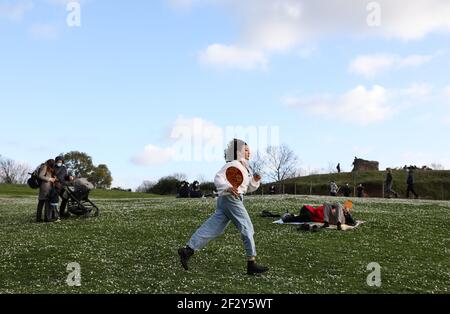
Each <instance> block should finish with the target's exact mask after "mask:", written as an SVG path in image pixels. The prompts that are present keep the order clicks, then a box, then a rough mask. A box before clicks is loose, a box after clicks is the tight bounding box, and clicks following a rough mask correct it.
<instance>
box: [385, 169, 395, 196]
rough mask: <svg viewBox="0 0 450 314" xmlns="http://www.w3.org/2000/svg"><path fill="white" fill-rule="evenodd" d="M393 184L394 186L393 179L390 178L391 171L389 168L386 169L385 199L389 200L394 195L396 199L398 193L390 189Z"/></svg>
mask: <svg viewBox="0 0 450 314" xmlns="http://www.w3.org/2000/svg"><path fill="white" fill-rule="evenodd" d="M393 184H394V179H393V177H392V170H391V169H390V168H388V169H387V173H386V182H385V185H386V197H387V198H391V196H392V195H394V196H395V198H398V193H397V192H395V191H394V190H393V189H392V185H393Z"/></svg>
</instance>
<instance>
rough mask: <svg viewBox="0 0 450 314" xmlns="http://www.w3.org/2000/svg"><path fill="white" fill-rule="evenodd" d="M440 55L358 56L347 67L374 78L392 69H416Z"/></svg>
mask: <svg viewBox="0 0 450 314" xmlns="http://www.w3.org/2000/svg"><path fill="white" fill-rule="evenodd" d="M439 54H440V53H436V54H434V55H409V56H406V57H400V56H396V55H389V54H372V55H364V56H359V57H357V58H356V59H355V60H353V61H352V62H351V63H350V65H349V71H350V72H351V73H355V74H358V75H362V76H364V77H366V78H374V77H375V76H377V75H379V74H381V73H383V72H387V71H390V70H393V69H402V68H407V67H418V66H421V65H423V64H425V63H427V62H430V61H431V60H433V58H435V57H436V56H437V55H439Z"/></svg>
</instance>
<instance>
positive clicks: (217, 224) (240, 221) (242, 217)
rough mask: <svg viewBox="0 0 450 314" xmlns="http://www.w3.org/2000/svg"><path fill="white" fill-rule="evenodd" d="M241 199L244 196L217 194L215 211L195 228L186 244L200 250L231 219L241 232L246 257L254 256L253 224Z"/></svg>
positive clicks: (220, 232) (220, 233)
mask: <svg viewBox="0 0 450 314" xmlns="http://www.w3.org/2000/svg"><path fill="white" fill-rule="evenodd" d="M243 201H244V198H243V196H242V195H241V196H240V198H236V197H235V196H232V195H223V196H219V198H218V199H217V209H216V212H215V213H214V214H213V215H212V216H211V217H209V219H208V220H207V221H206V222H205V223H204V224H203V225H202V226H201V227H200V228H198V229H197V231H196V232H195V233H194V234H193V235H192V237H191V239H190V240H189V242H188V244H187V245H188V246H189V247H190V248H191V249H193V250H194V251H198V250H201V249H202V248H204V247H205V246H206V245H207V244H208V242H209V241H211V240H214V239H216V238H217V237H219V236H220V235H222V234H223V232H224V231H225V228H226V227H227V226H228V225H229V224H230V221H232V222H233V224H234V225H235V226H236V228H238V230H239V232H240V233H241V239H242V241H243V242H244V247H245V252H246V254H247V257H254V256H256V247H255V241H254V239H253V234H254V230H253V224H252V221H251V220H250V216H249V215H248V212H247V210H246V209H245V207H244V203H243Z"/></svg>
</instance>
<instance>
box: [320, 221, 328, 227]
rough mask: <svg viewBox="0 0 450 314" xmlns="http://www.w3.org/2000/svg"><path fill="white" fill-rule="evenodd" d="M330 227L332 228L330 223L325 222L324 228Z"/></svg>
mask: <svg viewBox="0 0 450 314" xmlns="http://www.w3.org/2000/svg"><path fill="white" fill-rule="evenodd" d="M329 226H330V224H329V223H328V221H325V222H324V223H323V226H322V228H328V227H329Z"/></svg>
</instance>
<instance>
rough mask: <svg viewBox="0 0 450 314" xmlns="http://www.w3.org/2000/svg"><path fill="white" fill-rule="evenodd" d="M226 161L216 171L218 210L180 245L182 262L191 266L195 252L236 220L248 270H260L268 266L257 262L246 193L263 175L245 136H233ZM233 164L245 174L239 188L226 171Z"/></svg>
mask: <svg viewBox="0 0 450 314" xmlns="http://www.w3.org/2000/svg"><path fill="white" fill-rule="evenodd" d="M225 158H226V161H227V164H226V165H225V166H224V167H223V168H222V169H221V170H220V171H219V172H218V173H217V175H216V177H215V179H214V184H215V185H216V187H217V191H218V193H219V198H218V199H217V209H216V211H215V213H214V214H213V215H212V216H211V217H210V218H209V219H208V220H207V221H206V222H205V223H204V224H203V225H202V226H201V227H200V228H199V229H198V230H197V231H196V232H195V233H194V234H193V235H192V237H191V239H190V240H189V242H188V243H187V245H186V246H185V247H183V248H180V249H178V254H179V256H180V259H181V264H182V266H183V268H184V269H186V270H188V261H189V259H190V258H191V256H192V255H193V254H194V252H196V251H199V250H201V249H202V248H203V247H205V246H206V245H207V244H208V242H209V241H211V240H213V239H216V238H217V237H219V236H220V235H221V234H222V233H223V232H224V231H225V228H226V227H227V226H228V225H229V224H230V222H233V224H234V225H235V226H236V228H237V229H238V230H239V232H240V234H241V239H242V241H243V242H244V247H245V252H246V255H247V274H249V275H255V274H261V273H264V272H266V271H267V270H268V268H267V267H265V266H262V265H259V264H257V263H256V261H255V259H256V246H255V241H254V239H253V234H254V229H253V224H252V221H251V219H250V216H249V214H248V212H247V210H246V209H245V207H244V194H245V193H251V192H254V191H256V190H257V189H258V188H259V186H260V181H261V177H260V176H259V175H254V174H253V171H252V170H251V168H250V166H249V164H248V161H249V159H250V148H249V147H248V145H247V144H246V143H245V142H244V141H242V140H237V139H235V140H233V141H231V142H230V143H229V145H228V148H227V150H226V152H225ZM230 167H236V168H238V169H239V170H240V171H241V173H242V175H243V179H244V180H243V182H242V184H241V186H239V188H236V187H233V186H232V185H231V183H230V182H229V181H228V180H227V177H226V171H227V169H228V168H230Z"/></svg>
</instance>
